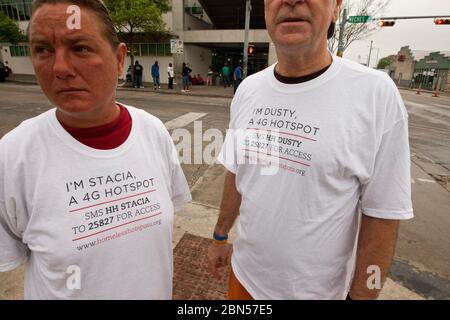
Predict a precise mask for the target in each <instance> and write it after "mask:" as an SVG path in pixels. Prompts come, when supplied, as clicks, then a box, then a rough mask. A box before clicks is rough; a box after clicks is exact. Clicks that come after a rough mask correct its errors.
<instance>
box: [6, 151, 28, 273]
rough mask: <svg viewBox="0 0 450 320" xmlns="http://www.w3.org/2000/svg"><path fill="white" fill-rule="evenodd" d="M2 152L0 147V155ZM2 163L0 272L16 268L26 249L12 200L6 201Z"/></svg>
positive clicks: (26, 251) (26, 252) (23, 259)
mask: <svg viewBox="0 0 450 320" xmlns="http://www.w3.org/2000/svg"><path fill="white" fill-rule="evenodd" d="M3 152H4V150H3V149H2V148H1V147H0V155H1V154H2V153H3ZM5 180H6V178H5V168H4V163H3V162H2V161H1V160H0V272H5V271H10V270H13V269H15V268H17V267H18V266H19V265H20V264H21V263H22V262H24V261H25V259H26V258H27V255H28V248H27V246H26V245H25V244H24V243H23V242H22V239H21V233H20V232H19V230H18V227H17V218H16V214H17V213H16V212H15V206H14V200H13V199H7V196H6V189H7V188H6V185H5Z"/></svg>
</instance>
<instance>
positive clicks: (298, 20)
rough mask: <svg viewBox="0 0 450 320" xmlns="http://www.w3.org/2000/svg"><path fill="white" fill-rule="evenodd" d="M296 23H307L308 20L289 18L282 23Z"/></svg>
mask: <svg viewBox="0 0 450 320" xmlns="http://www.w3.org/2000/svg"><path fill="white" fill-rule="evenodd" d="M295 22H306V19H303V18H295V17H289V18H285V19H283V20H282V21H281V23H295Z"/></svg>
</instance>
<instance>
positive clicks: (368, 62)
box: [367, 40, 373, 68]
mask: <svg viewBox="0 0 450 320" xmlns="http://www.w3.org/2000/svg"><path fill="white" fill-rule="evenodd" d="M372 45H373V41H372V40H371V41H370V49H369V57H368V58H367V67H368V68H370V56H371V55H372Z"/></svg>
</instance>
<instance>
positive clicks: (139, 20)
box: [105, 0, 170, 65]
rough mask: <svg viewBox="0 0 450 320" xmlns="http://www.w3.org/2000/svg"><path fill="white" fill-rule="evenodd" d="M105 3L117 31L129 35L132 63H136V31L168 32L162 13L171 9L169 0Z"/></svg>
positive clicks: (113, 0) (122, 0)
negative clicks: (134, 47) (134, 43)
mask: <svg viewBox="0 0 450 320" xmlns="http://www.w3.org/2000/svg"><path fill="white" fill-rule="evenodd" d="M105 5H106V7H107V8H108V11H109V13H110V15H111V19H112V21H113V23H114V26H115V28H116V30H117V32H119V33H121V34H127V35H128V37H127V38H128V39H129V40H128V42H129V43H127V45H128V48H129V50H130V58H131V65H133V64H134V52H133V38H134V34H135V33H138V32H148V33H164V32H166V27H165V23H164V21H163V20H162V14H163V13H165V12H167V11H169V10H170V4H169V0H106V1H105Z"/></svg>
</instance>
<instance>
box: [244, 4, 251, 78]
mask: <svg viewBox="0 0 450 320" xmlns="http://www.w3.org/2000/svg"><path fill="white" fill-rule="evenodd" d="M251 11H252V4H251V0H246V1H245V31H244V61H243V64H244V68H243V69H244V70H243V78H244V79H245V78H246V77H247V67H248V31H249V29H250V12H251Z"/></svg>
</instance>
